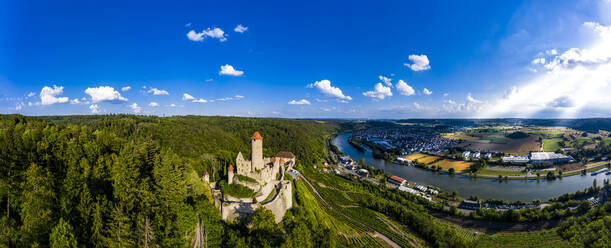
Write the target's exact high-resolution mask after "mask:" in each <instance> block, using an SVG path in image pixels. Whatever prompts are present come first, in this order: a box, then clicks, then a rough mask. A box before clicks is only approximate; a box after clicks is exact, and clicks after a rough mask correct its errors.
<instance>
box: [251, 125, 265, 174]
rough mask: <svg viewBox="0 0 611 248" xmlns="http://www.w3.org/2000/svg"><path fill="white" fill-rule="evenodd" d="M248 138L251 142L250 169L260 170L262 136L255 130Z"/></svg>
mask: <svg viewBox="0 0 611 248" xmlns="http://www.w3.org/2000/svg"><path fill="white" fill-rule="evenodd" d="M250 140H251V142H252V154H251V158H250V161H251V171H254V170H260V169H262V168H263V137H261V134H260V133H259V132H255V133H254V134H253V135H252V137H250Z"/></svg>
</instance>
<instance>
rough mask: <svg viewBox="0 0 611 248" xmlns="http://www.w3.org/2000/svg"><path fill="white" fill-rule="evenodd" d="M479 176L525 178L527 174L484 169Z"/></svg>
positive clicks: (518, 171) (516, 171)
mask: <svg viewBox="0 0 611 248" xmlns="http://www.w3.org/2000/svg"><path fill="white" fill-rule="evenodd" d="M477 174H478V175H483V176H494V177H496V176H499V175H501V176H525V175H526V173H524V172H522V171H520V170H494V169H490V168H483V169H481V170H479V171H478V172H477Z"/></svg>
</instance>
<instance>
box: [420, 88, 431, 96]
mask: <svg viewBox="0 0 611 248" xmlns="http://www.w3.org/2000/svg"><path fill="white" fill-rule="evenodd" d="M422 93H424V94H425V95H427V96H430V95H431V94H433V92H432V91H430V90H429V89H427V88H424V89H423V90H422Z"/></svg>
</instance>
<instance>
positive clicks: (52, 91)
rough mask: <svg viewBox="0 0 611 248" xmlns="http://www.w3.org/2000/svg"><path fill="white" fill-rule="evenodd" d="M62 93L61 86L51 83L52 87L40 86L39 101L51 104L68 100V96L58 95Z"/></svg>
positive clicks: (43, 103)
mask: <svg viewBox="0 0 611 248" xmlns="http://www.w3.org/2000/svg"><path fill="white" fill-rule="evenodd" d="M63 93H64V87H63V86H59V87H58V86H56V85H53V88H51V87H49V86H45V87H42V90H40V102H41V104H42V105H51V104H56V103H66V102H68V97H58V96H59V95H62V94H63Z"/></svg>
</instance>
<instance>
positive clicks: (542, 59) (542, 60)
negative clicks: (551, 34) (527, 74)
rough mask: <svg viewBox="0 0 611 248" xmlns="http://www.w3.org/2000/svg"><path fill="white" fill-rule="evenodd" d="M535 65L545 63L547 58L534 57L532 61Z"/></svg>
mask: <svg viewBox="0 0 611 248" xmlns="http://www.w3.org/2000/svg"><path fill="white" fill-rule="evenodd" d="M530 63H531V64H533V65H543V64H545V58H536V59H533V61H531V62H530Z"/></svg>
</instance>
